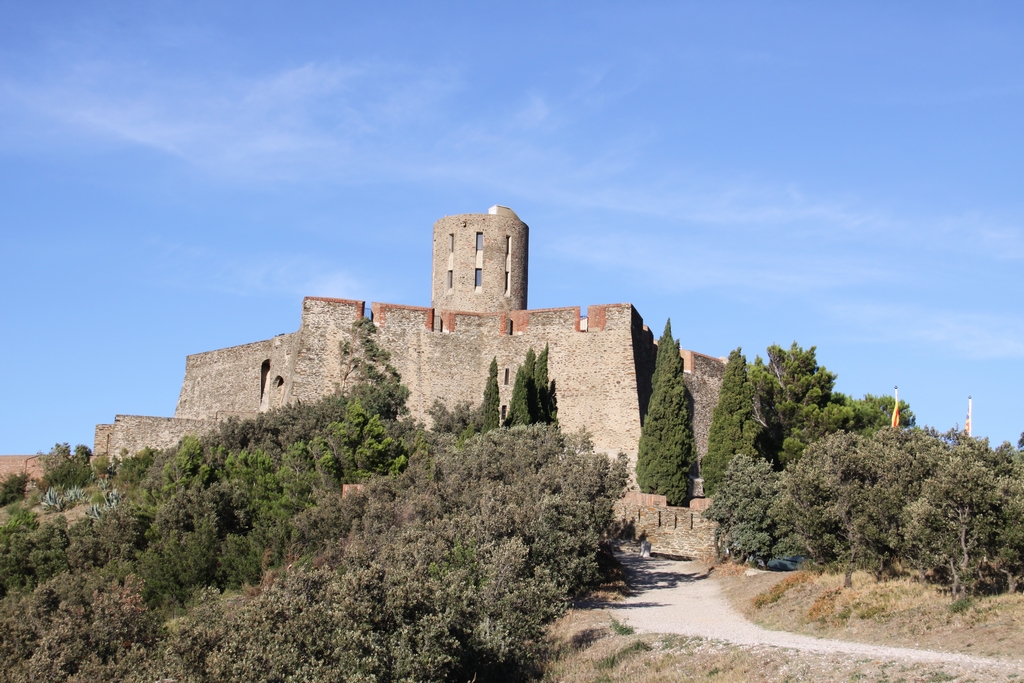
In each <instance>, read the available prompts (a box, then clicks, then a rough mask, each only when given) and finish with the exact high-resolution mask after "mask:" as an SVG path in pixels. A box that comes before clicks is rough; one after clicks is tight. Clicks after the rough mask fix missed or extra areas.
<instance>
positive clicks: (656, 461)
mask: <svg viewBox="0 0 1024 683" xmlns="http://www.w3.org/2000/svg"><path fill="white" fill-rule="evenodd" d="M695 458H696V451H695V449H694V440H693V425H692V424H691V422H690V408H689V401H688V396H687V389H686V384H685V382H684V379H683V359H682V357H680V355H679V343H678V342H677V341H676V340H675V339H674V338H673V337H672V323H671V321H668V322H666V323H665V331H664V333H663V334H662V335H661V339H660V340H659V341H658V355H657V358H656V359H655V369H654V377H653V379H652V391H651V400H650V403H649V404H648V407H647V417H646V418H645V419H644V424H643V429H642V431H641V434H640V446H639V451H638V454H637V463H636V480H637V483H638V484H639V485H640V489H641V490H642V491H644V492H645V493H656V494H661V495H664V496H665V497H666V498H667V499H668V503H669V505H681V504H682V503H683V502H684V501H685V500H686V496H687V493H688V485H689V475H690V467H691V465H692V464H693V462H694V460H695Z"/></svg>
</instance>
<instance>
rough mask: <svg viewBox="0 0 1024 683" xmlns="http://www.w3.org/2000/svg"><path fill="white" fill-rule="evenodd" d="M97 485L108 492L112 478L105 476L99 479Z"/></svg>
mask: <svg viewBox="0 0 1024 683" xmlns="http://www.w3.org/2000/svg"><path fill="white" fill-rule="evenodd" d="M96 486H97V487H98V488H99V490H100V491H102V492H104V493H106V492H107V489H109V488H110V479H108V478H106V477H103V478H102V479H97V480H96Z"/></svg>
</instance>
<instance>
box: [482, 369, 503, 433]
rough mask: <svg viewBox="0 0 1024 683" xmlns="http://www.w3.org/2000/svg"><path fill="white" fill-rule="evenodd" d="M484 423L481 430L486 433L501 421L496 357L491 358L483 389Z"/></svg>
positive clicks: (495, 427)
mask: <svg viewBox="0 0 1024 683" xmlns="http://www.w3.org/2000/svg"><path fill="white" fill-rule="evenodd" d="M483 413H484V424H483V428H482V430H481V431H482V432H483V433H484V434H486V433H487V432H489V431H491V430H492V429H497V428H498V426H499V422H500V421H501V397H500V396H499V395H498V359H497V358H494V359H492V360H491V367H490V368H489V369H488V371H487V387H486V388H485V389H484V406H483Z"/></svg>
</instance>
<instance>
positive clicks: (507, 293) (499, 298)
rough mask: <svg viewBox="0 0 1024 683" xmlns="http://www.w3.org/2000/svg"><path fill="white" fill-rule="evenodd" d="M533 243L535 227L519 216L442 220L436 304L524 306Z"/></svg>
mask: <svg viewBox="0 0 1024 683" xmlns="http://www.w3.org/2000/svg"><path fill="white" fill-rule="evenodd" d="M478 234H479V235H480V236H481V237H482V239H481V240H480V241H481V242H482V244H481V245H478V242H477V235H478ZM477 246H482V247H483V249H482V250H477ZM529 248H530V228H529V227H528V226H527V225H526V223H523V222H522V221H521V220H519V219H518V218H516V217H515V216H503V215H492V214H485V213H483V214H482V213H470V214H462V215H459V216H445V217H444V218H442V219H441V220H439V221H437V222H436V223H434V245H433V259H432V260H433V269H432V271H433V272H432V276H431V299H430V300H431V302H432V304H433V306H434V308H439V309H442V310H447V311H471V312H475V313H486V312H492V311H518V310H523V309H525V308H526V293H527V270H528V266H529ZM478 269H479V270H481V271H482V272H481V282H480V286H479V287H477V286H476V271H477V270H478ZM449 271H450V272H451V287H449V286H448V284H449V275H448V273H449ZM506 273H508V275H509V277H508V279H506V275H505V274H506ZM506 284H508V285H509V286H508V288H507V289H506Z"/></svg>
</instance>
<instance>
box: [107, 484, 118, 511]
mask: <svg viewBox="0 0 1024 683" xmlns="http://www.w3.org/2000/svg"><path fill="white" fill-rule="evenodd" d="M106 499H107V503H106V506H105V507H106V509H107V510H113V509H114V508H116V507H117V506H118V504H119V503H120V502H121V494H120V493H118V491H117V487H116V486H115V487H114V488H112V489H110V491H108V492H107V494H106Z"/></svg>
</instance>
